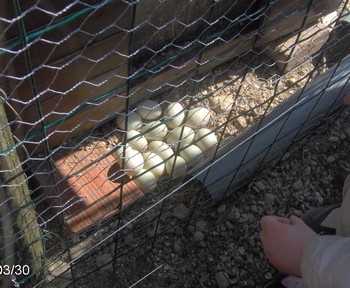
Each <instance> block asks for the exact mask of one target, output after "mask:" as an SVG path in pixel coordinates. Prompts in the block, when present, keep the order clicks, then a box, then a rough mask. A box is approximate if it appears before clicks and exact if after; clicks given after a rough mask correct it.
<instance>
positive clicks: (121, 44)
mask: <svg viewBox="0 0 350 288" xmlns="http://www.w3.org/2000/svg"><path fill="white" fill-rule="evenodd" d="M226 2H227V1H226ZM226 2H225V3H226ZM262 2H263V3H264V1H262ZM304 2H305V1H301V0H296V1H292V3H289V1H287V0H283V1H278V2H277V3H276V4H275V5H273V6H272V7H271V8H270V9H269V10H268V11H267V14H266V17H265V20H264V21H261V25H262V27H261V29H259V30H258V29H254V30H253V31H250V30H249V31H246V30H242V31H238V32H237V33H238V35H233V36H232V39H231V40H230V41H223V40H222V41H221V40H219V41H220V43H219V41H217V42H216V43H210V44H208V46H206V47H202V48H199V50H197V51H194V52H195V53H193V54H192V55H189V56H190V57H188V56H186V57H178V58H177V59H175V60H174V61H172V62H171V63H169V64H171V65H168V66H167V67H165V68H163V69H161V70H160V71H158V72H154V73H148V74H146V75H144V76H143V77H142V79H141V78H140V79H138V80H137V81H132V82H131V91H130V93H131V94H130V95H131V96H130V98H129V104H130V105H133V104H134V103H136V102H137V101H140V99H142V98H144V97H150V96H152V95H154V94H156V93H159V92H161V91H162V90H163V89H164V88H166V87H169V85H168V84H171V85H177V84H179V83H181V81H184V79H185V78H186V77H187V78H186V79H190V78H191V77H192V76H193V75H194V74H193V73H194V71H195V70H196V69H197V68H198V65H199V66H200V73H201V74H205V73H207V72H208V71H210V70H211V69H212V68H213V67H215V66H216V65H219V64H221V63H223V62H225V61H228V60H231V59H233V58H235V57H238V56H239V55H242V54H243V53H246V52H247V51H249V50H250V49H252V48H253V46H254V45H256V46H257V47H259V48H260V49H261V50H264V49H266V47H267V46H268V45H269V43H271V42H272V41H274V40H276V39H278V38H280V37H282V36H284V35H287V34H289V33H291V32H293V31H294V32H295V31H298V29H300V28H301V22H300V21H302V18H300V17H301V16H303V13H304V12H305V11H304V10H301V11H298V7H299V6H300V7H301V6H302V3H304ZM336 2H338V0H337V1H336ZM118 3H119V1H118ZM219 3H221V2H218V3H217V4H215V7H214V8H215V9H214V10H213V13H214V14H215V17H216V16H217V15H219V11H218V9H219V10H220V9H222V8H223V7H228V6H227V5H229V2H227V3H226V4H225V5H226V6H225V5H223V4H219ZM295 3H296V4H295ZM158 4H159V3H158ZM113 5H116V6H110V5H107V6H108V7H107V8H106V9H107V10H102V11H104V12H105V14H101V13H99V12H94V13H92V14H91V16H89V17H88V18H87V19H86V22H84V24H83V25H82V26H81V27H80V26H79V27H80V30H79V33H76V34H74V35H73V36H72V38H71V39H68V40H67V45H66V44H65V45H59V46H57V48H55V49H52V47H51V48H50V49H48V51H51V52H50V53H52V54H49V55H50V57H51V58H50V59H49V60H47V61H46V60H45V59H44V60H45V61H46V62H45V61H44V62H42V61H43V59H40V51H43V50H45V49H44V48H45V45H48V44H45V45H44V44H43V43H38V44H37V45H38V46H37V51H36V50H35V49H31V52H33V53H34V55H33V56H32V57H33V59H34V60H33V61H34V63H36V65H40V64H41V63H48V64H49V65H47V66H46V67H42V68H40V69H38V70H37V71H36V72H35V73H34V76H35V77H34V78H35V82H36V86H37V90H38V91H37V93H41V94H40V97H39V99H38V102H39V104H40V105H41V110H42V113H43V115H44V116H45V117H44V119H43V123H41V122H40V119H42V118H41V116H40V115H39V113H38V107H37V105H38V103H35V102H34V101H33V93H32V83H31V82H30V79H29V78H26V79H25V80H13V81H12V80H11V81H10V80H8V81H7V82H6V83H4V86H5V88H6V89H5V90H7V91H9V92H8V94H9V96H10V97H11V98H12V99H13V101H12V102H11V104H12V105H13V107H14V108H15V109H16V110H17V111H18V112H19V113H20V114H21V116H22V120H23V122H24V124H23V125H22V126H21V129H22V130H21V131H16V132H15V133H16V136H17V137H18V138H19V139H25V138H27V137H28V136H30V135H32V134H33V133H35V132H36V131H40V130H41V129H42V124H44V125H45V126H46V127H47V131H46V133H47V135H50V136H49V137H48V139H47V140H48V144H49V146H50V147H54V146H57V145H60V144H61V143H63V142H64V141H66V140H68V139H71V138H73V137H75V136H77V135H79V134H81V133H82V132H84V131H86V130H88V129H91V128H93V127H95V126H96V125H97V124H98V123H101V121H104V120H106V119H111V118H112V117H114V116H115V115H116V113H118V112H121V111H123V109H125V103H126V100H125V96H126V85H125V84H126V79H127V74H128V71H127V70H128V61H129V60H128V56H127V54H128V53H127V52H128V44H129V40H130V39H129V37H130V36H131V35H132V33H129V30H128V29H123V27H124V28H125V27H128V25H130V23H129V21H130V9H127V8H126V7H130V5H127V4H125V3H123V4H121V3H119V6H118V5H117V4H113ZM164 5H165V4H164ZM217 5H219V6H217ZM220 5H223V6H220ZM231 5H232V4H231ZM298 5H299V6H298ZM140 7H142V6H140ZM190 7H192V9H193V6H190ZM220 7H221V8H220ZM335 7H337V6H336V5H335V4H332V3H330V2H329V1H326V0H319V1H315V4H314V5H313V6H312V9H311V10H310V13H309V15H308V21H310V22H312V21H315V20H317V19H318V17H320V16H321V15H322V14H323V13H326V11H327V12H329V11H330V10H332V9H335ZM112 8H113V9H112ZM117 8H119V10H118V9H117ZM104 9H105V8H104ZM108 9H109V10H108ZM139 9H140V8H139ZM98 10H99V9H98ZM116 11H118V13H116ZM293 11H294V12H295V11H298V12H299V13H293ZM136 12H137V13H138V14H137V15H136V16H137V19H136V20H137V21H138V22H142V20H145V19H148V18H145V17H148V16H147V15H145V14H142V12H141V11H140V10H137V11H136ZM221 12H223V11H221ZM115 13H116V14H115ZM140 13H141V14H140ZM158 13H159V11H158ZM182 13H183V14H181V15H182V17H185V18H184V19H187V20H188V21H190V20H189V19H192V18H191V17H190V16H189V14H188V13H189V11H182ZM223 13H224V12H223ZM289 14H290V15H289ZM102 15H103V18H102ZM113 15H114V18H113ZM286 15H288V17H286ZM163 16H164V17H165V16H166V15H163ZM168 16H169V15H168ZM168 16H167V17H168ZM159 17H160V16H159ZM188 17H189V18H188ZM295 17H299V18H295ZM84 19H85V18H84V17H82V18H78V19H77V21H79V20H80V21H83V20H84ZM101 19H103V20H101ZM150 19H153V20H154V21H155V23H158V24H159V23H162V22H161V20H162V18H161V17H160V18H159V19H158V18H157V17H156V15H153V16H152V17H151V18H149V19H148V20H150ZM153 20H152V21H153ZM167 20H169V19H167V18H166V17H165V18H164V19H163V21H167ZM113 21H114V22H113ZM159 21H160V22H159ZM138 22H136V23H138ZM111 23H117V24H118V25H116V26H117V27H114V26H113V25H112V26H113V27H114V28H113V29H112V28H111V29H106V31H104V32H103V33H101V34H99V35H98V36H97V37H96V39H95V38H92V39H90V40H89V37H87V35H88V34H84V33H81V32H82V31H89V32H96V31H99V30H98V29H101V28H102V27H105V26H106V25H107V26H108V24H111ZM119 24H120V27H119ZM291 24H293V25H291ZM71 25H72V27H73V28H74V27H75V26H74V25H77V23H76V22H74V21H73V22H72V23H71ZM94 25H96V27H95V26H94ZM107 26H106V27H107ZM66 29H69V26H67V27H66ZM139 31H141V30H139V28H138V29H136V30H135V31H134V33H133V37H134V38H135V37H136V35H137V33H139ZM56 32H57V31H56ZM50 33H51V32H50ZM62 33H63V35H66V34H67V31H62ZM152 33H153V32H152ZM51 34H52V36H51V37H54V36H55V33H54V31H52V33H51ZM51 34H50V35H51ZM152 35H153V34H152ZM139 36H140V35H139ZM141 36H142V35H141ZM158 36H159V35H158ZM168 36H169V35H168ZM55 37H58V39H59V38H60V37H61V38H62V35H61V36H60V35H56V36H55ZM152 37H153V36H152ZM164 37H165V36H164ZM169 37H170V36H169ZM258 37H259V39H258V42H255V40H256V38H258ZM161 38H162V37H160V38H158V39H159V41H161V40H160V39H161ZM73 39H75V40H76V41H73ZM147 39H148V38H147ZM163 40H164V41H165V40H167V41H168V40H169V39H168V38H164V39H163ZM163 40H162V41H163ZM68 43H71V44H68ZM140 43H142V41H141V42H140ZM140 43H138V42H135V47H139V46H140V45H143V44H140ZM39 44H40V45H44V46H42V47H41V46H40V45H39ZM70 45H71V46H70ZM152 45H153V44H152ZM135 47H134V48H135ZM33 48H34V47H33ZM65 49H66V50H65ZM82 49H83V50H82ZM135 49H136V48H135ZM200 49H202V50H200ZM200 51H202V52H203V55H202V59H201V62H200V63H198V53H199V52H200ZM43 55H45V56H46V55H47V54H46V53H43ZM6 56H7V55H6ZM22 56H23V55H22ZM44 58H45V57H44ZM89 59H90V60H89ZM51 60H52V61H53V62H52V61H51ZM141 60H142V59H141ZM148 60H149V59H143V60H142V61H144V62H142V63H141V67H142V65H146V63H147V61H148ZM23 61H24V58H23V57H22V58H21V55H18V59H17V58H15V60H12V61H10V65H8V64H7V61H3V62H2V63H5V64H3V65H7V66H6V67H7V68H6V69H5V71H6V72H8V73H9V74H10V75H22V74H23V72H20V71H19V70H18V69H22V68H19V67H22V66H23ZM133 61H134V59H133ZM21 63H22V65H21ZM65 63H70V64H67V65H65ZM52 67H62V69H59V70H57V69H52ZM143 69H144V70H140V71H141V72H143V71H146V70H147V68H143ZM21 73H22V74H21ZM0 81H3V80H1V79H0ZM48 88H49V89H48ZM110 91H112V93H111V94H110V95H109V96H108V97H106V98H104V99H101V100H100V101H97V103H92V101H93V100H94V99H96V98H97V97H99V96H101V95H103V94H104V93H108V92H110ZM85 103H87V105H85ZM97 104H98V105H97ZM80 108H83V109H80ZM77 109H79V111H78V112H77V113H74V115H73V114H72V113H70V112H71V111H75V110H77ZM67 116H69V117H67ZM14 117H15V116H14ZM55 121H56V122H55ZM55 123H56V124H55ZM52 124H54V125H52ZM43 138H44V135H43V134H39V135H38V137H36V138H34V139H31V140H33V141H34V142H35V143H34V146H32V147H29V149H30V150H32V149H35V153H34V154H37V153H40V152H41V151H40V148H41V147H43V145H42V144H43V141H42V139H43ZM32 151H33V150H32Z"/></svg>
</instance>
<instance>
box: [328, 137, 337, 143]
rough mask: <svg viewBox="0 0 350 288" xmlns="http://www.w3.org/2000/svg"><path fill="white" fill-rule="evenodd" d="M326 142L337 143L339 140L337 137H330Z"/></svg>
mask: <svg viewBox="0 0 350 288" xmlns="http://www.w3.org/2000/svg"><path fill="white" fill-rule="evenodd" d="M328 140H329V141H330V142H338V141H339V138H338V137H335V136H331V137H329V138H328Z"/></svg>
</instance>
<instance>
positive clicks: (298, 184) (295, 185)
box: [293, 179, 303, 190]
mask: <svg viewBox="0 0 350 288" xmlns="http://www.w3.org/2000/svg"><path fill="white" fill-rule="evenodd" d="M301 188H303V182H302V181H301V180H300V179H299V180H297V181H295V182H294V183H293V189H294V190H300V189H301Z"/></svg>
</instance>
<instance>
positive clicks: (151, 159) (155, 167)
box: [142, 151, 165, 179]
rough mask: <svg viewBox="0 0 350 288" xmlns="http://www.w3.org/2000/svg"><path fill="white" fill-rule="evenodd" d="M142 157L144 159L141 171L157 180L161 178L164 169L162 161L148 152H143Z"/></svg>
mask: <svg viewBox="0 0 350 288" xmlns="http://www.w3.org/2000/svg"><path fill="white" fill-rule="evenodd" d="M142 156H143V159H144V165H143V169H145V170H147V171H150V172H152V173H153V174H154V176H155V177H156V178H157V179H158V178H160V177H162V175H163V174H164V169H165V165H164V161H163V159H162V158H160V156H158V155H157V154H155V153H153V152H148V151H147V152H143V153H142Z"/></svg>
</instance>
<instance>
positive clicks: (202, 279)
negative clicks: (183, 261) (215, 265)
mask: <svg viewBox="0 0 350 288" xmlns="http://www.w3.org/2000/svg"><path fill="white" fill-rule="evenodd" d="M208 280H209V277H208V275H204V276H202V277H201V278H199V283H201V284H203V283H205V282H207V281H208Z"/></svg>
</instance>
